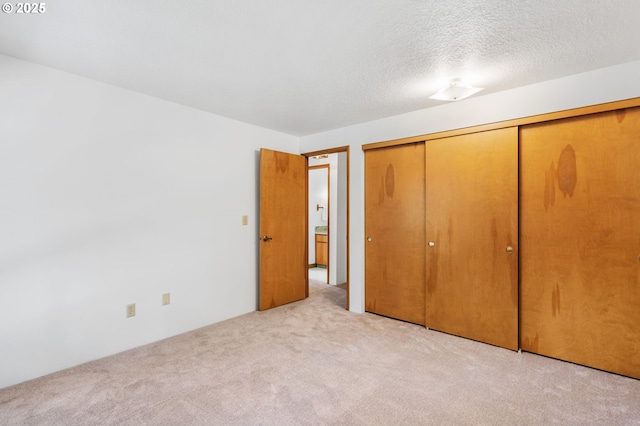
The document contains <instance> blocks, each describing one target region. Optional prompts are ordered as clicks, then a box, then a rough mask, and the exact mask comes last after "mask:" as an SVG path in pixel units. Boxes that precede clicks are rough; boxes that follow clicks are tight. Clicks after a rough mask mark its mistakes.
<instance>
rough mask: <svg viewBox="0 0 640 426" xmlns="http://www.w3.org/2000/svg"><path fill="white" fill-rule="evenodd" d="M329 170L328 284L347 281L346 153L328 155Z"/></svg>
mask: <svg viewBox="0 0 640 426" xmlns="http://www.w3.org/2000/svg"><path fill="white" fill-rule="evenodd" d="M329 157H331V158H333V162H332V166H331V167H332V168H331V206H332V212H331V224H332V227H331V230H330V231H331V238H330V240H329V242H330V243H331V247H330V253H331V260H330V262H331V263H330V264H331V268H330V270H329V272H330V273H329V283H330V284H342V283H345V282H346V281H347V153H346V152H338V153H335V154H330V155H329Z"/></svg>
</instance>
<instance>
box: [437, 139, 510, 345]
mask: <svg viewBox="0 0 640 426" xmlns="http://www.w3.org/2000/svg"><path fill="white" fill-rule="evenodd" d="M426 171H427V173H426V176H427V185H426V194H427V197H426V205H427V215H426V218H427V224H426V230H427V240H428V241H429V243H428V244H429V247H428V248H427V296H426V325H427V327H429V328H433V329H435V330H440V331H444V332H447V333H451V334H455V335H458V336H462V337H467V338H470V339H474V340H478V341H481V342H486V343H491V344H493V345H497V346H502V347H505V348H509V349H513V350H517V349H518V130H517V128H507V129H500V130H495V131H490V132H481V133H474V134H468V135H463V136H456V137H450V138H445V139H438V140H432V141H427V142H426Z"/></svg>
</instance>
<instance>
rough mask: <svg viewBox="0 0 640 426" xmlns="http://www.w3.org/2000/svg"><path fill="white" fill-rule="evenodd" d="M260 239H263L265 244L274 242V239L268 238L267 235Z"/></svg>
mask: <svg viewBox="0 0 640 426" xmlns="http://www.w3.org/2000/svg"><path fill="white" fill-rule="evenodd" d="M260 239H261V240H262V241H264V242H267V241H271V240H273V238H271V237H269V236H267V235H265V236H264V237H262V238H260Z"/></svg>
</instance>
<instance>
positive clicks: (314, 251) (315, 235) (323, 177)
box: [307, 154, 336, 284]
mask: <svg viewBox="0 0 640 426" xmlns="http://www.w3.org/2000/svg"><path fill="white" fill-rule="evenodd" d="M332 155H336V154H332ZM328 157H329V155H328V154H324V155H321V156H317V157H312V158H310V159H309V166H308V169H307V170H308V179H307V200H308V208H307V209H308V214H309V219H308V224H309V227H308V233H309V237H308V241H309V249H308V253H309V279H310V280H314V281H320V282H323V283H325V284H329V229H331V226H330V225H331V223H330V219H331V213H333V212H332V210H333V209H332V207H335V206H332V205H331V196H330V195H331V164H330V163H325V161H329V158H328Z"/></svg>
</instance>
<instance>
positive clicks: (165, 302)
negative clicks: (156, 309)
mask: <svg viewBox="0 0 640 426" xmlns="http://www.w3.org/2000/svg"><path fill="white" fill-rule="evenodd" d="M169 303H171V293H164V294H163V295H162V304H163V305H168V304H169Z"/></svg>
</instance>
